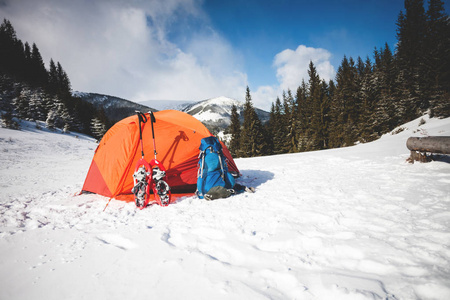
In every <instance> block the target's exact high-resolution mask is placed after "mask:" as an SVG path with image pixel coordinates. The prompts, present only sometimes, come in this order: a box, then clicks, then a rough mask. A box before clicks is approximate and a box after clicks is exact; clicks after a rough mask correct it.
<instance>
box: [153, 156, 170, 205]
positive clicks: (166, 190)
mask: <svg viewBox="0 0 450 300" xmlns="http://www.w3.org/2000/svg"><path fill="white" fill-rule="evenodd" d="M150 165H151V166H152V167H153V169H152V180H153V182H152V190H153V194H154V195H155V200H156V202H157V203H158V204H159V205H161V206H167V205H169V203H170V198H171V193H170V187H169V184H168V183H167V182H166V181H165V180H166V170H165V169H164V166H163V165H162V164H161V163H160V162H159V161H157V160H156V159H153V160H152V161H151V162H150Z"/></svg>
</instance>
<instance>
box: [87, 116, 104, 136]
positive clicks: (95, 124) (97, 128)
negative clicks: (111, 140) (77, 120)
mask: <svg viewBox="0 0 450 300" xmlns="http://www.w3.org/2000/svg"><path fill="white" fill-rule="evenodd" d="M91 132H92V135H93V136H94V137H95V138H96V139H97V140H99V141H100V140H101V138H102V137H103V135H104V134H105V133H106V126H105V124H104V123H103V122H102V121H101V120H100V119H99V118H97V117H95V118H93V119H92V120H91Z"/></svg>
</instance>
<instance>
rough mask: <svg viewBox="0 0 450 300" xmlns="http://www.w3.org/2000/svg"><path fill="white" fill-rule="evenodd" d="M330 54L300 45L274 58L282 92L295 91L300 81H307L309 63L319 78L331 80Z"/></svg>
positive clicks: (332, 75) (323, 50)
mask: <svg viewBox="0 0 450 300" xmlns="http://www.w3.org/2000/svg"><path fill="white" fill-rule="evenodd" d="M330 58H331V53H330V52H328V51H327V50H325V49H321V48H312V47H306V46H304V45H300V46H298V47H297V49H296V50H295V51H294V50H291V49H286V50H284V51H282V52H280V53H278V54H277V55H276V56H275V59H274V66H275V67H276V68H277V78H278V81H279V83H280V87H281V89H283V90H287V89H289V88H290V89H291V90H295V89H297V87H298V86H299V85H300V84H301V82H302V79H304V80H305V81H306V82H307V81H308V79H309V76H308V68H309V62H310V61H312V62H313V64H314V66H315V67H316V69H317V73H318V74H319V76H320V78H322V79H325V80H326V81H328V80H330V79H333V78H334V75H335V70H334V67H333V66H332V65H331V63H330Z"/></svg>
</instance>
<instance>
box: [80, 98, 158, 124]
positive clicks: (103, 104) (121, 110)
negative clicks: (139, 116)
mask: <svg viewBox="0 0 450 300" xmlns="http://www.w3.org/2000/svg"><path fill="white" fill-rule="evenodd" d="M73 95H74V96H75V97H79V98H81V99H82V100H83V101H86V102H89V103H91V104H92V105H94V106H95V107H96V108H103V110H104V112H105V114H106V116H107V117H108V119H109V120H110V121H111V122H113V123H115V122H117V121H120V120H122V119H124V118H126V117H129V116H131V115H133V114H135V111H136V110H139V111H141V112H148V111H157V110H156V109H154V108H151V107H148V106H146V105H142V104H139V103H135V102H132V101H129V100H125V99H122V98H119V97H114V96H108V95H102V94H96V93H83V92H74V93H73Z"/></svg>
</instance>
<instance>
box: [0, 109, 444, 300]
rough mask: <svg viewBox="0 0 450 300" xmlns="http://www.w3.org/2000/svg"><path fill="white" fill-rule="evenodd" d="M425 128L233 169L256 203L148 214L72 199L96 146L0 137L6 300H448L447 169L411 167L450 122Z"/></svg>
mask: <svg viewBox="0 0 450 300" xmlns="http://www.w3.org/2000/svg"><path fill="white" fill-rule="evenodd" d="M424 119H425V120H426V123H425V124H424V125H422V126H420V127H419V119H418V120H415V121H413V122H411V123H408V124H405V125H404V126H402V128H403V131H401V130H397V131H401V132H400V133H398V134H395V135H391V134H388V135H386V136H384V137H382V138H381V139H380V140H378V141H375V142H372V143H368V144H362V145H357V146H353V147H349V148H342V149H334V150H326V151H316V152H309V153H299V154H289V155H279V156H271V157H260V158H248V159H237V160H236V163H237V165H238V167H239V168H240V170H241V173H242V174H243V177H242V178H241V179H240V182H241V183H243V184H247V185H252V186H255V187H256V193H254V194H241V195H236V196H233V197H231V198H228V199H221V200H216V201H212V202H207V201H204V200H200V199H198V198H196V197H187V198H184V199H181V200H179V201H178V202H177V203H175V204H173V205H170V206H168V207H159V206H152V207H149V208H147V209H144V210H142V211H140V210H137V209H136V208H135V206H134V204H133V203H125V202H121V201H115V200H113V201H111V203H110V205H109V206H108V208H107V209H106V211H103V208H104V207H105V205H106V203H107V201H108V199H106V198H104V197H101V196H98V195H81V196H74V194H75V193H76V192H78V191H79V190H80V189H81V187H82V185H83V181H84V177H85V175H86V173H87V170H88V168H89V165H90V161H91V159H92V156H93V153H94V150H95V148H96V144H95V143H94V141H93V140H92V139H89V138H86V137H83V136H78V137H76V136H75V135H74V134H72V135H66V134H61V133H51V132H46V131H42V130H36V129H34V128H33V127H25V128H24V129H23V130H22V131H13V130H8V129H3V128H0V153H1V154H0V214H1V215H0V299H33V300H36V299H48V300H51V299H391V300H392V299H443V300H444V299H450V281H449V278H450V164H449V163H448V162H443V161H434V162H431V163H427V164H420V163H415V164H408V163H406V162H405V160H406V158H407V157H408V156H409V153H408V152H409V151H408V150H407V149H406V146H405V143H406V139H407V138H408V137H409V136H411V135H419V136H420V135H427V134H428V135H450V119H443V120H436V119H431V120H429V119H428V118H427V117H424ZM30 126H31V125H30Z"/></svg>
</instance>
